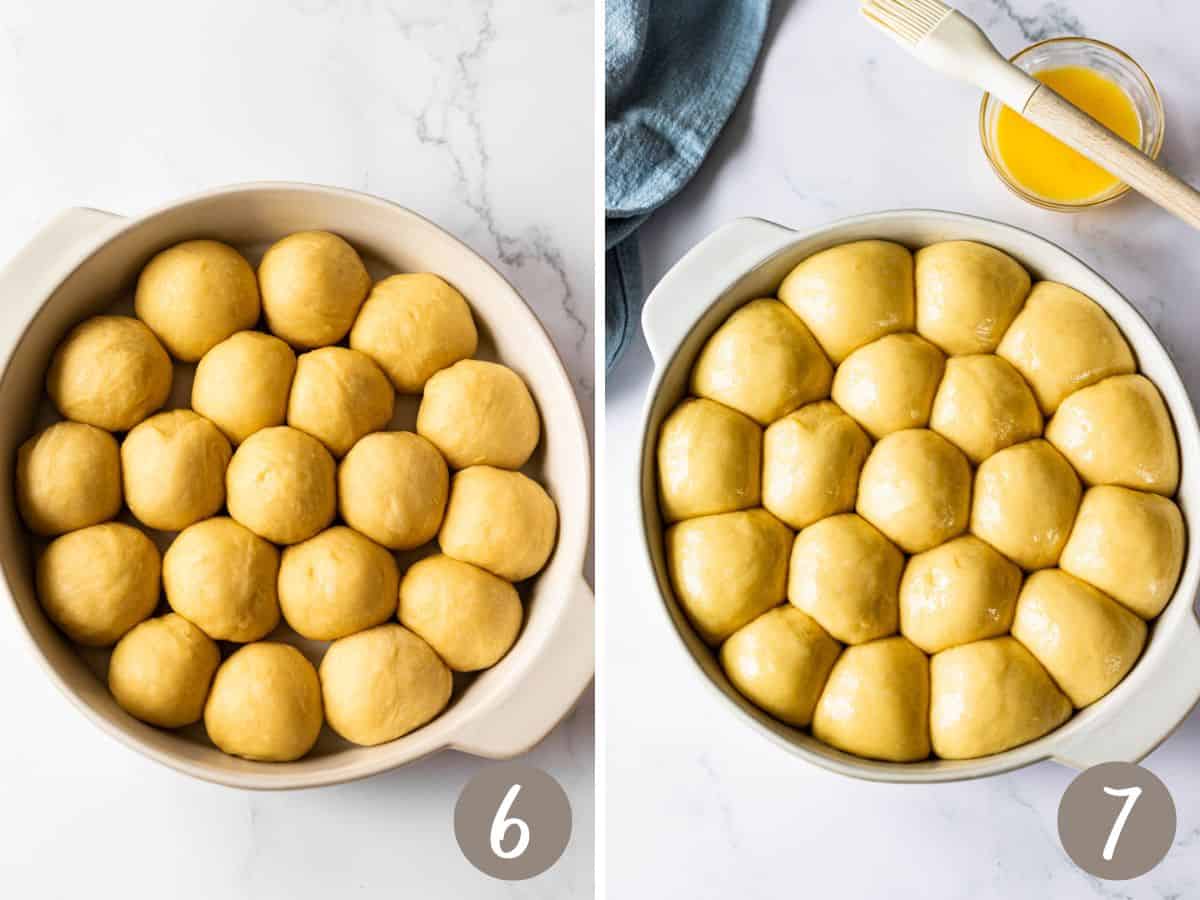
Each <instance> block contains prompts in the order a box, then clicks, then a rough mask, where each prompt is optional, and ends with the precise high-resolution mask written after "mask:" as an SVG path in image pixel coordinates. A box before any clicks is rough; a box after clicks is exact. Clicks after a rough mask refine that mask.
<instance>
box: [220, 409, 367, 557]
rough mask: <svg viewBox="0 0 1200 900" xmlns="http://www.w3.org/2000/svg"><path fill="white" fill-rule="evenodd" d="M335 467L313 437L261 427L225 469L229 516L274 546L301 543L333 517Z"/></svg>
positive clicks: (331, 458) (289, 429) (325, 451)
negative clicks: (273, 543)
mask: <svg viewBox="0 0 1200 900" xmlns="http://www.w3.org/2000/svg"><path fill="white" fill-rule="evenodd" d="M335 471H336V466H335V464H334V461H333V457H332V456H330V455H329V451H328V450H326V449H325V447H324V446H322V444H321V442H320V441H318V440H317V439H316V438H314V437H312V436H310V435H307V434H305V433H304V432H303V431H298V430H297V429H295V428H288V427H287V426H280V427H277V428H264V429H263V430H262V431H257V432H255V433H254V434H252V435H251V436H250V437H248V438H246V440H245V441H243V442H242V445H241V446H240V447H238V448H237V451H236V452H235V453H234V454H233V459H232V460H231V461H230V463H229V468H228V470H227V471H226V472H225V494H226V503H227V504H228V506H229V515H231V516H233V518H235V519H237V520H238V521H239V522H240V523H241V524H243V525H245V526H246V527H247V528H249V529H250V530H251V531H253V532H254V533H255V534H257V535H259V536H260V537H264V538H266V539H267V540H268V541H273V542H275V543H276V544H298V543H300V541H306V540H308V539H309V538H310V537H312V536H313V535H314V534H316V533H317V532H318V531H321V530H322V529H323V528H325V527H326V526H327V525H328V524H329V523H330V522H332V521H333V516H334V512H335V511H336V506H337V496H336V495H337V489H336V487H335V484H334V481H335ZM360 530H361V529H360Z"/></svg>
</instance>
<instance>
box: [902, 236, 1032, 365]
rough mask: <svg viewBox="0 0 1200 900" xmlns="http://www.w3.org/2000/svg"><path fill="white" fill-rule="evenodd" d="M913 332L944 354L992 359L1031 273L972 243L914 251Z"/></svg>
mask: <svg viewBox="0 0 1200 900" xmlns="http://www.w3.org/2000/svg"><path fill="white" fill-rule="evenodd" d="M916 281H917V331H918V332H920V333H921V335H922V336H923V337H925V338H927V339H928V340H930V341H933V343H935V344H937V345H938V346H939V347H941V348H942V350H944V351H945V352H946V353H948V354H951V355H956V354H963V353H991V352H992V351H994V350H995V349H996V345H997V344H999V343H1000V338H1001V337H1003V336H1004V332H1005V331H1006V330H1007V329H1008V326H1009V325H1010V324H1011V323H1012V320H1013V319H1014V318H1016V315H1017V312H1018V311H1019V310H1020V309H1021V303H1022V302H1024V300H1025V298H1026V297H1027V296H1028V295H1029V273H1028V272H1026V271H1025V270H1024V269H1023V268H1021V265H1020V264H1019V263H1018V262H1017V261H1016V260H1015V259H1013V258H1012V257H1011V256H1009V255H1008V254H1007V253H1002V252H1000V251H999V250H997V249H995V248H994V247H989V246H987V245H986V244H977V243H975V242H974V241H943V242H942V243H940V244H931V245H929V246H928V247H923V248H921V249H920V250H918V251H917V255H916Z"/></svg>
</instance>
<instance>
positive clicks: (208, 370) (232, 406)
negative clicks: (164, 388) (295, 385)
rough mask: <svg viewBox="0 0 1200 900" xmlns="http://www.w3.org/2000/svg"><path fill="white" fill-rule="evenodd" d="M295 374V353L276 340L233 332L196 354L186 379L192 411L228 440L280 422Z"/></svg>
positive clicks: (234, 440)
mask: <svg viewBox="0 0 1200 900" xmlns="http://www.w3.org/2000/svg"><path fill="white" fill-rule="evenodd" d="M295 374H296V354H295V353H293V352H292V348H291V347H289V346H288V345H287V344H286V343H284V342H283V341H281V340H280V339H279V338H277V337H274V336H272V335H269V334H263V333H262V332H259V331H239V332H238V333H237V334H235V335H233V336H232V337H228V338H226V339H225V340H223V341H221V343H219V344H217V345H216V346H215V347H213V348H212V349H211V350H209V351H208V352H207V353H205V354H204V356H203V357H201V359H200V362H199V363H197V365H196V377H195V378H194V379H193V381H192V409H194V410H195V411H196V412H198V413H200V415H202V416H204V417H205V418H206V419H209V420H211V421H212V423H213V424H214V425H216V426H217V427H218V428H220V429H221V433H222V434H224V435H225V437H226V438H228V439H229V441H230V443H232V444H235V445H236V444H240V443H241V442H242V441H244V440H245V439H246V438H248V437H250V435H252V434H254V432H256V431H261V430H262V429H264V428H270V427H272V426H274V425H282V424H283V423H284V420H285V419H286V417H287V404H288V394H289V393H290V391H291V389H292V376H293V375H295Z"/></svg>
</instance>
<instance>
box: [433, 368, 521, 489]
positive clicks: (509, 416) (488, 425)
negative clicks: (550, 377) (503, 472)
mask: <svg viewBox="0 0 1200 900" xmlns="http://www.w3.org/2000/svg"><path fill="white" fill-rule="evenodd" d="M417 433H418V434H420V435H421V436H422V437H424V438H426V439H427V440H429V441H430V442H431V443H432V444H433V445H434V446H435V447H437V448H438V450H440V451H441V452H442V456H444V457H446V461H447V462H448V463H450V465H452V466H453V467H454V468H456V469H465V468H467V467H468V466H496V467H497V468H500V469H519V468H521V466H523V465H525V462H526V460H528V459H529V457H530V456H531V455H532V454H533V448H534V447H536V446H537V442H538V437H539V436H540V433H541V420H540V419H539V418H538V411H537V407H536V406H534V404H533V397H531V396H530V394H529V388H527V387H526V386H525V382H524V381H522V380H521V376H520V375H518V374H517V373H516V372H514V371H513V370H512V369H510V368H508V367H507V366H502V365H500V364H499V363H491V362H483V361H482V360H478V359H464V360H462V361H461V362H456V363H455V364H454V365H452V366H451V367H450V368H448V369H442V371H440V372H438V373H437V374H436V375H434V376H433V377H432V378H430V379H429V381H428V382H427V383H426V385H425V396H424V397H422V398H421V407H420V409H419V410H418V411H417Z"/></svg>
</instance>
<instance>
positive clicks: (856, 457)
mask: <svg viewBox="0 0 1200 900" xmlns="http://www.w3.org/2000/svg"><path fill="white" fill-rule="evenodd" d="M870 452H871V439H870V438H869V437H867V433H866V432H865V431H863V430H862V428H861V427H860V426H859V424H858V423H857V422H855V421H854V420H853V419H852V418H850V417H849V416H848V415H846V414H845V413H844V412H842V410H841V409H840V408H839V407H838V405H837V404H836V403H833V402H831V401H828V400H821V401H818V402H817V403H809V404H807V405H805V406H802V407H800V408H799V409H798V410H796V411H795V412H793V413H789V414H788V415H786V416H784V417H783V418H782V419H780V420H778V421H777V422H774V423H773V424H772V425H771V427H770V428H768V429H767V430H766V433H765V434H764V435H763V473H762V504H763V506H765V507H766V508H767V509H768V510H770V511H771V512H772V513H774V514H775V515H776V516H778V517H779V518H780V519H782V520H783V521H784V522H786V523H787V524H788V525H790V526H791V527H792V528H796V529H800V528H804V527H806V526H808V525H811V524H812V523H813V522H816V521H818V520H819V519H824V518H825V517H826V516H832V515H834V514H836V513H842V512H850V511H851V510H853V509H854V499H855V497H856V496H857V495H858V476H859V473H860V472H861V471H862V467H863V463H864V462H866V459H867V454H868V453H870ZM660 465H661V463H660Z"/></svg>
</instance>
